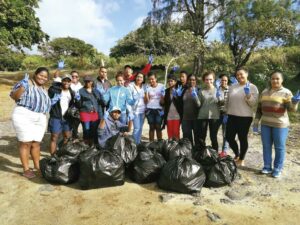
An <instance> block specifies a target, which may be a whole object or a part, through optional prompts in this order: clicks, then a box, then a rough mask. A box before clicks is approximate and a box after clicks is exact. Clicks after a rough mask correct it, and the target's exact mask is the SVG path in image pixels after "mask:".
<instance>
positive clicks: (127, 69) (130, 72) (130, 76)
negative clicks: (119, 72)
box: [124, 55, 153, 87]
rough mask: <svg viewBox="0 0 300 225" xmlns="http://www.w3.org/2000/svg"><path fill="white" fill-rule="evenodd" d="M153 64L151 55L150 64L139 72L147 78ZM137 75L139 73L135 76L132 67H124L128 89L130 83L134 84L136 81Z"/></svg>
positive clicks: (125, 83)
mask: <svg viewBox="0 0 300 225" xmlns="http://www.w3.org/2000/svg"><path fill="white" fill-rule="evenodd" d="M152 62H153V56H152V55H150V56H149V58H148V64H146V66H145V67H144V69H142V70H141V71H139V72H140V73H142V74H145V76H147V75H148V73H149V72H150V70H151V66H152ZM136 75H137V73H135V74H133V70H132V68H131V66H130V65H126V66H124V86H125V87H127V86H128V85H129V83H130V82H133V81H134V80H135V77H136Z"/></svg>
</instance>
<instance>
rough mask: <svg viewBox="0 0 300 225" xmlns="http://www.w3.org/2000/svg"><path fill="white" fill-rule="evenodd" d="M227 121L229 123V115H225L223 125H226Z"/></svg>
mask: <svg viewBox="0 0 300 225" xmlns="http://www.w3.org/2000/svg"><path fill="white" fill-rule="evenodd" d="M227 121H228V115H224V116H223V121H222V123H223V124H226V123H227Z"/></svg>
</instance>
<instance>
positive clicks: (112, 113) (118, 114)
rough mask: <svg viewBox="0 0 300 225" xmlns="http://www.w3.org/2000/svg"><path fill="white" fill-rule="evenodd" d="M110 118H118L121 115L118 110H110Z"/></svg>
mask: <svg viewBox="0 0 300 225" xmlns="http://www.w3.org/2000/svg"><path fill="white" fill-rule="evenodd" d="M110 116H111V118H113V120H118V119H119V118H120V116H121V113H120V111H112V112H111V113H110Z"/></svg>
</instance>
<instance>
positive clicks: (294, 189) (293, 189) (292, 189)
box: [290, 188, 300, 193]
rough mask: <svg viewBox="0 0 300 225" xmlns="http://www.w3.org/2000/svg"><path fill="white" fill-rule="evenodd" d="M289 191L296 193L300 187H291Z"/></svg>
mask: <svg viewBox="0 0 300 225" xmlns="http://www.w3.org/2000/svg"><path fill="white" fill-rule="evenodd" d="M290 192H295V193H298V192H300V188H291V189H290Z"/></svg>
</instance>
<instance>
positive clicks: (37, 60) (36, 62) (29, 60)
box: [22, 55, 47, 71]
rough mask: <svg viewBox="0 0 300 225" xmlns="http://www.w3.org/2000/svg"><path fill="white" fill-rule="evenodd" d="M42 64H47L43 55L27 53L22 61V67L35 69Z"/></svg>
mask: <svg viewBox="0 0 300 225" xmlns="http://www.w3.org/2000/svg"><path fill="white" fill-rule="evenodd" d="M40 66H47V61H46V60H45V58H44V57H43V56H41V55H26V57H25V58H24V59H23V61H22V69H24V70H27V71H28V70H35V69H36V68H38V67H40Z"/></svg>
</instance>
